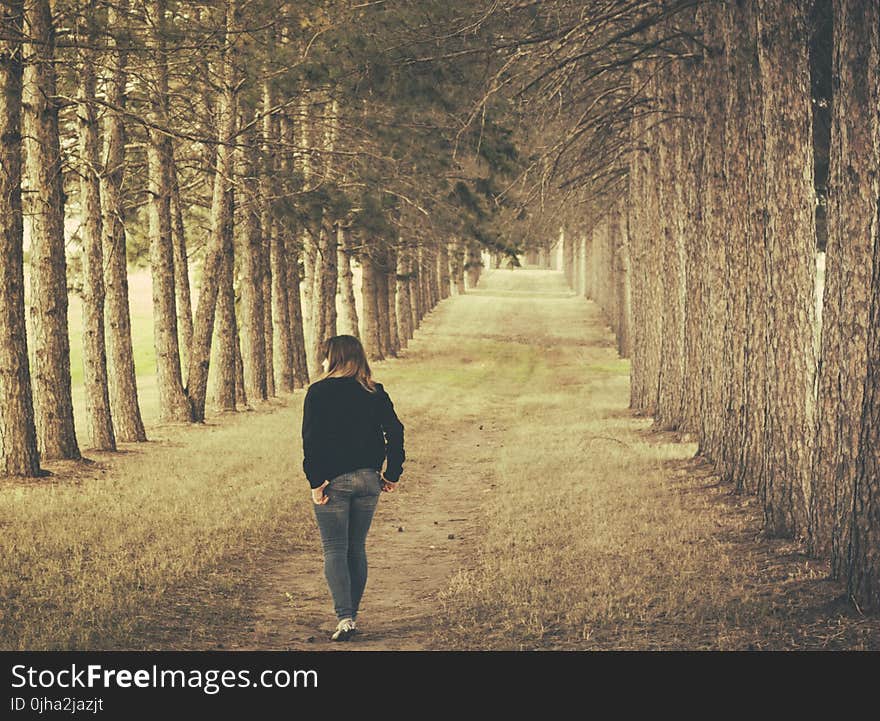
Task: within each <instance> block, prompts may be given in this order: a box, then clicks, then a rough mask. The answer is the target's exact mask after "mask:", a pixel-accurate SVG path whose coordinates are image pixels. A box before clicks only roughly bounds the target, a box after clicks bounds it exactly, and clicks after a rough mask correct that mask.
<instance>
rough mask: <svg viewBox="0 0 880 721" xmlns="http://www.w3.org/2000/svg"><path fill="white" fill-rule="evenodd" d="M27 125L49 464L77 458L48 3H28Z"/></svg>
mask: <svg viewBox="0 0 880 721" xmlns="http://www.w3.org/2000/svg"><path fill="white" fill-rule="evenodd" d="M24 34H25V36H26V37H28V38H30V39H31V41H32V42H29V43H26V44H25V45H24V46H23V55H24V90H23V109H24V112H23V126H24V137H25V147H26V150H27V153H26V157H27V163H26V168H27V181H28V183H27V184H28V190H29V192H28V193H27V194H26V198H27V201H28V202H27V212H28V215H29V217H30V219H31V228H30V229H31V234H30V240H31V248H30V251H31V273H30V285H31V287H30V296H31V309H30V312H31V320H32V322H33V330H34V362H33V365H32V367H31V371H32V382H33V395H34V401H35V421H36V429H37V440H38V444H39V447H40V449H41V453H42V457H43V459H46V460H52V459H59V458H66V459H79V458H80V452H79V447H78V445H77V441H76V430H75V428H74V422H73V400H72V396H71V387H70V383H71V382H70V338H69V336H68V328H67V260H66V258H65V255H64V203H65V196H64V177H63V175H62V158H61V146H60V142H59V137H58V104H57V103H58V101H57V95H56V90H55V70H54V67H55V66H54V61H55V28H54V26H53V21H52V12H51V9H50V6H49V2H48V0H29V1H28V2H26V3H25V4H24Z"/></svg>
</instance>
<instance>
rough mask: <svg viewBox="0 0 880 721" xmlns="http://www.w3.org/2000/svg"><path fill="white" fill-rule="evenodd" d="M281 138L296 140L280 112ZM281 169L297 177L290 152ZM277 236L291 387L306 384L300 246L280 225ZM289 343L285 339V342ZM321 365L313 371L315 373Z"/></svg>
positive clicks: (289, 142)
mask: <svg viewBox="0 0 880 721" xmlns="http://www.w3.org/2000/svg"><path fill="white" fill-rule="evenodd" d="M279 124H280V135H281V140H282V142H283V143H285V144H286V145H287V146H288V147H293V146H294V145H295V144H296V143H295V132H294V128H293V124H292V123H291V122H290V117H289V116H288V115H287V113H282V115H281V117H280V119H279ZM281 169H282V171H283V174H284V177H285V178H286V179H288V181H289V180H290V179H292V178H294V177H295V176H296V163H295V159H294V155H293V153H285V154H284V155H283V159H282V164H281ZM277 230H278V233H279V238H280V239H281V240H282V242H283V243H284V245H283V246H282V247H281V250H283V252H284V255H283V259H284V260H283V265H284V269H285V272H286V273H287V276H286V277H287V296H286V297H287V320H288V324H289V328H290V332H289V338H290V340H289V344H290V359H291V360H290V362H291V364H292V369H291V374H292V379H293V388H304V387H305V386H307V385H308V384H309V367H308V352H307V346H306V336H305V325H304V319H303V301H302V292H301V289H300V264H299V260H300V253H301V250H300V247H299V244H298V242H297V240H296V236H295V235H294V233H293V232H290V231H288V230H287V229H286V228H285V227H284V226H282V225H281V224H279V225H278V227H277ZM285 342H288V341H285ZM320 369H321V367H320V366H318V368H317V369H315V370H314V373H315V374H317V373H319V372H320Z"/></svg>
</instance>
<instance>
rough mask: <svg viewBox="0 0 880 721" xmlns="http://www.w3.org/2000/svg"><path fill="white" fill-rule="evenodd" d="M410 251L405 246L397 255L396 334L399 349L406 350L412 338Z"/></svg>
mask: <svg viewBox="0 0 880 721" xmlns="http://www.w3.org/2000/svg"><path fill="white" fill-rule="evenodd" d="M409 257H410V249H409V248H407V247H406V246H403V247H401V248H400V250H399V251H398V254H397V276H396V285H397V308H396V310H397V329H398V330H397V334H398V338H399V339H400V347H401V348H406V345H407V342H408V341H409V339H410V338H412V337H413V319H412V303H411V301H410V297H409V294H410V279H409V272H410V268H409Z"/></svg>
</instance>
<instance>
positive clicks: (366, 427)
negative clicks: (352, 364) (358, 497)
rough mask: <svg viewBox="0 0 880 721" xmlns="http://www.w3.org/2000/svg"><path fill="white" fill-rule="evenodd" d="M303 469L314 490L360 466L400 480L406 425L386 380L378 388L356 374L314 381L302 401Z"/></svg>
mask: <svg viewBox="0 0 880 721" xmlns="http://www.w3.org/2000/svg"><path fill="white" fill-rule="evenodd" d="M302 439H303V471H305V474H306V478H307V479H308V481H309V485H310V486H311V487H312V488H317V487H318V486H320V485H321V484H322V483H323V482H324V481H329V480H330V479H332V478H335V477H336V476H338V475H340V474H342V473H347V472H348V471H354V470H357V469H358V468H375V469H376V470H381V469H382V464H383V462H384V461H385V459H386V456H387V460H388V462H387V466H386V468H385V478H387V479H388V480H389V481H392V482H396V481H397V480H398V479H399V478H400V474H401V473H403V461H404V459H405V454H404V450H403V424H402V423H401V422H400V419H399V418H398V417H397V414H396V413H395V412H394V404H393V403H392V402H391V398H389V397H388V393H386V392H385V389H384V388H383V387H382V384H381V383H376V390H375V391H374V392H372V393H371V392H370V391H368V390H367V389H366V388H364V387H363V386H362V385H361V384H360V383H359V382H358V381H357V379H356V378H325V379H323V380H320V381H317V382H315V383H312V385H310V386H309V389H308V391H307V392H306V398H305V401H304V403H303V423H302Z"/></svg>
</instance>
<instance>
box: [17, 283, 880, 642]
mask: <svg viewBox="0 0 880 721" xmlns="http://www.w3.org/2000/svg"><path fill="white" fill-rule="evenodd" d="M523 279H526V280H525V281H524V280H523ZM523 283H525V287H526V289H528V290H530V291H533V292H530V293H524V292H523V285H522V284H523ZM560 284H561V279H560V277H559V274H554V273H542V272H539V271H520V270H518V271H514V272H506V271H498V272H496V273H493V274H491V275H489V276H487V277H486V279H485V281H484V284H483V288H482V289H478V290H477V291H475V292H473V293H471V294H469V295H468V296H467V297H465V298H456V299H454V300H452V301H449V302H447V303H445V304H443V305H441V307H440V308H438V309H437V310H436V311H435V312H434V313H433V314H432V318H431V320H430V322H429V323H426V324H425V326H423V328H422V329H420V331H419V337H418V338H417V339H416V342H414V343H413V344H412V346H411V350H410V351H409V352H408V358H407V359H400V360H391V361H387V362H383V363H381V364H377V368H376V371H377V376H378V378H379V380H381V381H383V382H385V383H387V384H388V386H389V388H393V389H394V393H393V397H394V399H395V405H396V406H397V407H398V410H399V411H400V412H401V417H402V418H406V419H407V434H408V439H410V440H409V441H408V447H412V448H413V449H415V450H417V451H418V453H417V454H416V455H418V456H419V457H418V458H413V459H412V462H413V465H411V468H421V469H423V471H425V473H426V474H429V473H430V470H429V469H430V468H432V467H433V466H434V465H436V464H442V463H443V462H444V457H445V456H446V455H448V454H447V450H448V448H449V446H444V443H445V444H457V450H461V449H462V448H465V449H466V448H467V447H468V446H469V444H477V445H479V446H480V453H479V454H478V455H479V456H480V457H481V458H482V462H480V463H478V464H472V465H471V466H470V467H469V468H468V471H467V474H466V475H465V476H464V477H462V478H461V479H460V481H456V482H457V483H460V486H461V487H460V488H450V492H456V491H461V490H462V489H465V490H467V489H469V488H472V487H473V485H474V484H479V488H480V494H479V496H478V498H480V499H481V501H480V502H479V503H478V506H479V507H478V509H477V512H478V513H479V524H478V527H479V529H480V535H479V537H478V538H476V539H474V540H473V541H472V544H471V545H472V548H471V550H470V551H469V552H468V554H467V555H466V559H467V561H466V563H465V564H464V565H463V567H462V568H461V569H460V570H459V571H458V572H457V573H456V574H455V575H454V576H453V578H452V579H451V580H450V583H449V586H448V588H446V589H445V591H444V592H443V593H442V596H441V598H440V604H439V610H438V613H437V615H436V616H435V619H434V620H435V622H436V626H435V629H436V636H435V638H434V641H433V646H432V647H437V648H440V647H442V648H451V649H471V648H490V649H532V648H534V649H588V648H595V649H602V648H634V649H645V648H647V649H657V648H707V649H709V648H711V649H727V648H750V647H751V648H878V647H880V621H878V620H877V619H863V618H860V617H858V615H857V614H855V613H854V612H853V611H852V610H851V609H850V608H849V607H848V606H846V604H841V603H840V602H839V596H840V593H841V589H840V588H839V587H838V586H836V585H835V584H831V583H830V582H828V581H825V580H824V576H825V574H826V573H827V569H826V568H824V567H823V566H822V564H819V563H817V562H814V561H810V560H809V559H807V558H806V557H805V556H804V555H803V554H802V552H801V550H800V549H799V548H798V547H797V546H796V545H795V544H792V543H790V542H784V541H770V540H767V539H763V538H760V537H759V535H758V529H759V525H760V519H759V513H758V510H757V508H756V506H755V504H754V501H753V499H751V498H748V497H740V496H735V495H732V494H730V491H729V489H728V488H725V487H724V486H719V485H718V484H717V479H715V478H714V477H713V476H711V474H709V473H708V472H707V470H706V469H705V468H703V467H702V466H701V465H700V464H699V463H697V462H695V461H693V460H692V458H691V457H692V455H693V452H694V450H695V449H694V446H693V445H690V444H687V443H682V442H680V441H679V440H678V439H676V438H674V437H672V436H671V435H669V434H661V433H656V432H653V431H651V430H650V428H649V426H650V421H649V420H648V419H644V418H636V417H633V416H632V415H631V414H630V413H629V411H628V410H627V402H628V397H629V390H628V368H629V366H628V362H627V361H622V360H620V359H618V358H617V356H616V352H615V350H614V347H613V343H612V342H611V339H610V337H609V336H608V333H607V329H606V328H605V327H604V324H603V322H602V321H601V318H600V317H599V314H598V312H597V310H596V308H595V307H594V306H593V305H591V304H587V303H585V302H584V301H582V300H579V299H576V298H573V297H571V296H570V295H569V294H566V293H565V292H564V291H563V289H562V288H561V285H560ZM141 393H142V401H143V404H144V409H145V410H144V414H145V417H147V418H148V419H149V418H151V417H152V416H151V413H152V410H151V409H155V407H156V403H155V387H154V384H152V383H151V381H150V379H149V378H144V379H143V382H142V384H141ZM301 399H302V392H301V391H300V392H298V393H296V394H294V395H293V396H292V397H287V398H285V399H279V400H277V401H275V402H273V403H271V404H268V405H266V406H264V407H260V408H258V409H257V410H256V411H253V412H247V413H239V414H235V415H230V416H226V417H223V418H215V419H212V420H211V422H210V423H209V424H207V425H206V426H203V427H189V426H159V425H156V424H155V423H153V424H152V425H150V426H149V428H148V431H149V434H150V438H151V442H150V443H147V444H129V445H126V446H125V447H124V448H123V453H120V454H95V453H89V454H88V455H89V456H90V457H91V458H92V459H93V461H94V462H93V463H91V464H53V465H52V467H51V468H52V470H53V471H55V472H56V475H55V476H52V477H49V478H47V479H40V480H37V481H31V482H20V481H4V482H3V483H2V485H0V525H2V532H3V553H2V554H0V599H2V603H0V648H3V649H71V648H76V649H112V648H169V647H182V646H185V647H191V648H200V647H204V646H203V645H202V644H203V643H205V641H204V639H208V638H216V637H217V634H216V629H217V628H218V627H221V626H222V627H227V628H229V627H235V625H236V624H240V623H241V622H242V621H243V620H244V619H246V618H247V615H248V609H247V608H246V595H247V591H248V588H249V587H251V586H252V585H253V583H254V580H255V579H256V578H257V577H258V576H259V575H260V574H261V573H262V571H263V569H265V568H266V564H268V563H272V562H273V561H272V559H273V558H275V559H277V558H278V557H279V556H283V555H285V554H287V553H289V552H291V551H293V550H296V549H299V548H307V549H310V551H314V549H315V548H316V547H317V546H318V541H317V533H316V529H315V527H314V521H313V518H312V511H311V507H310V505H309V504H310V501H309V500H308V493H307V492H306V491H305V485H304V481H303V479H302V475H301V470H300V467H299V462H300V458H301V457H300V446H299V423H300V415H299V414H300V408H301ZM445 409H449V410H448V411H447V410H445ZM444 413H445V414H448V416H454V417H457V418H459V419H460V424H459V431H458V432H453V433H449V434H448V436H447V435H445V434H446V432H444V437H445V440H444V439H442V438H438V437H436V436H435V435H432V430H433V428H432V425H431V418H432V417H436V416H437V414H444ZM448 416H447V417H448ZM477 427H479V431H476V430H475V428H477ZM410 443H411V444H412V445H411V446H410ZM459 444H460V445H459ZM488 449H491V453H489V452H487V451H488ZM464 456H465V457H467V454H466V453H465V454H464ZM427 478H428V476H427V475H426V479H427ZM426 482H427V480H426ZM405 492H406V488H405V487H404V488H402V489H401V494H405Z"/></svg>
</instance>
